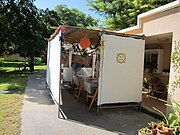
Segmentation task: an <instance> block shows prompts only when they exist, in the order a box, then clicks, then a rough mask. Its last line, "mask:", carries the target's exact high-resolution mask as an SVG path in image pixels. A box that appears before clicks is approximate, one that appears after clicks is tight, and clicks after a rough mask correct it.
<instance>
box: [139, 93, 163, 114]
mask: <svg viewBox="0 0 180 135" xmlns="http://www.w3.org/2000/svg"><path fill="white" fill-rule="evenodd" d="M165 104H166V102H165V101H163V100H161V99H158V98H156V97H153V96H149V95H147V94H146V93H143V95H142V107H144V108H146V109H147V110H149V111H151V112H154V113H157V112H156V111H155V110H154V109H153V107H155V108H157V109H158V110H160V111H162V112H163V113H164V114H165V113H166V105H165Z"/></svg>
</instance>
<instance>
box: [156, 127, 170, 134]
mask: <svg viewBox="0 0 180 135" xmlns="http://www.w3.org/2000/svg"><path fill="white" fill-rule="evenodd" d="M157 135H168V130H167V129H159V128H157Z"/></svg>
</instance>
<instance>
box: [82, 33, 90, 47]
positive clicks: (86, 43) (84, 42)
mask: <svg viewBox="0 0 180 135" xmlns="http://www.w3.org/2000/svg"><path fill="white" fill-rule="evenodd" d="M90 45H91V42H90V40H89V38H87V37H86V34H85V35H84V37H83V38H81V40H80V46H81V48H82V49H87V48H88V47H90Z"/></svg>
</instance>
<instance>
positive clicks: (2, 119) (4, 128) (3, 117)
mask: <svg viewBox="0 0 180 135" xmlns="http://www.w3.org/2000/svg"><path fill="white" fill-rule="evenodd" d="M22 99H23V95H22V94H0V134H1V135H18V134H19V133H20V125H21V124H20V112H21V108H22Z"/></svg>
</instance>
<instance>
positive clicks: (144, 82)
mask: <svg viewBox="0 0 180 135" xmlns="http://www.w3.org/2000/svg"><path fill="white" fill-rule="evenodd" d="M143 84H144V88H147V89H148V88H149V82H148V80H147V79H146V78H144V81H143Z"/></svg>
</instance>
